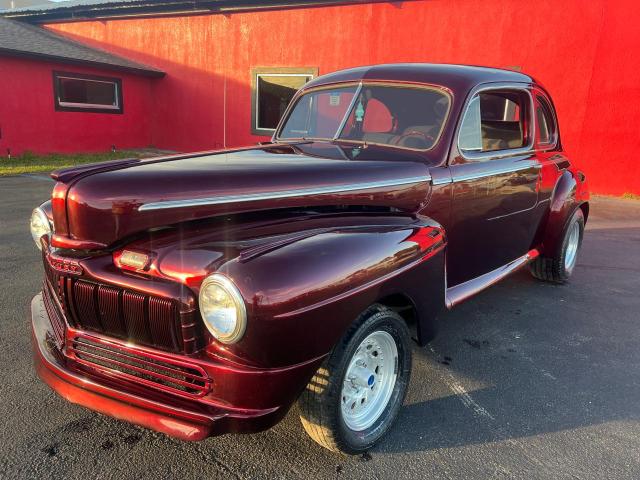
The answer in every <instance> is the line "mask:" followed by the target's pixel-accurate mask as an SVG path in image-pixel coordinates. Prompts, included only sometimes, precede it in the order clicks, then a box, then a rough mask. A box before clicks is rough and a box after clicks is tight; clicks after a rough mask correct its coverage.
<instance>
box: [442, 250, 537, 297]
mask: <svg viewBox="0 0 640 480" xmlns="http://www.w3.org/2000/svg"><path fill="white" fill-rule="evenodd" d="M538 255H540V252H539V251H538V250H537V249H535V248H534V249H533V250H529V252H528V253H527V254H526V255H523V256H522V257H520V258H516V259H515V260H513V261H512V262H509V263H507V264H506V265H503V266H502V267H499V268H496V269H495V270H492V271H490V272H488V273H485V274H484V275H480V276H479V277H476V278H472V279H471V280H467V281H466V282H464V283H461V284H460V285H456V286H455V287H451V288H447V294H446V299H445V302H446V305H447V308H448V309H451V308H453V307H455V306H456V305H458V304H459V303H462V302H464V301H465V300H467V299H469V298H471V297H473V296H474V295H476V294H478V293H480V292H481V291H482V290H484V289H485V288H489V287H490V286H491V285H493V284H495V283H498V282H499V281H500V280H502V279H503V278H505V277H507V276H509V275H511V274H512V273H513V272H516V271H518V270H520V269H521V268H522V267H524V266H525V265H527V264H528V263H529V262H531V261H532V260H534V259H535V258H536V257H537V256H538Z"/></svg>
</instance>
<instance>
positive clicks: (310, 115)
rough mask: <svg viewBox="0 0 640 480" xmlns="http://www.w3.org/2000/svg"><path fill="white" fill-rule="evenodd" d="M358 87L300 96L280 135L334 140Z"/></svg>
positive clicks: (321, 91)
mask: <svg viewBox="0 0 640 480" xmlns="http://www.w3.org/2000/svg"><path fill="white" fill-rule="evenodd" d="M356 90H357V87H355V86H351V87H340V88H333V89H327V90H318V91H315V92H310V93H307V94H305V95H303V96H302V97H300V98H299V99H298V101H297V102H296V104H295V106H294V107H293V109H292V111H291V113H290V115H289V118H288V119H287V122H286V123H285V125H284V127H283V129H282V131H281V132H280V138H301V137H305V138H322V139H332V138H333V137H334V136H335V134H336V132H337V130H338V128H339V127H340V124H341V123H342V119H343V118H344V116H345V115H346V113H347V109H348V108H349V105H350V104H351V100H352V99H353V95H354V94H355V92H356Z"/></svg>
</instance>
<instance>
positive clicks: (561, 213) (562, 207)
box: [541, 169, 589, 255]
mask: <svg viewBox="0 0 640 480" xmlns="http://www.w3.org/2000/svg"><path fill="white" fill-rule="evenodd" d="M588 200H589V190H588V188H587V183H586V177H585V175H584V174H583V173H582V172H579V171H577V170H575V169H570V170H566V171H565V172H564V173H563V174H562V175H561V176H560V178H559V179H558V181H557V182H556V186H555V188H554V189H553V193H552V195H551V201H550V205H549V215H548V218H547V221H546V223H545V224H544V230H543V232H542V235H541V237H542V246H541V248H542V252H543V254H545V255H552V254H553V252H555V250H556V249H557V248H558V245H559V243H560V242H561V241H562V233H563V231H564V227H565V225H566V223H567V221H569V219H570V218H571V216H572V215H573V213H574V212H575V211H576V209H577V208H580V207H581V206H582V205H585V204H587V202H588ZM585 221H586V215H585Z"/></svg>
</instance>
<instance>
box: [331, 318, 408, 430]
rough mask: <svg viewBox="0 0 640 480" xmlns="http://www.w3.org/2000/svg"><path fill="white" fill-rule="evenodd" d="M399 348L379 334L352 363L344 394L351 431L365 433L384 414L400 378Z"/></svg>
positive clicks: (363, 345) (368, 339) (346, 420)
mask: <svg viewBox="0 0 640 480" xmlns="http://www.w3.org/2000/svg"><path fill="white" fill-rule="evenodd" d="M397 365H398V347H397V346H396V342H395V340H394V339H393V337H392V336H391V335H390V334H389V333H387V332H384V331H381V330H378V331H375V332H373V333H372V334H370V335H369V336H368V337H366V338H365V339H364V340H363V341H362V343H361V344H360V345H359V346H358V348H357V350H356V352H355V354H354V355H353V358H352V359H351V361H350V362H349V366H348V367H347V372H346V374H345V377H344V382H343V385H342V392H341V400H342V405H341V411H342V418H343V420H344V423H345V424H346V425H347V427H348V428H350V429H351V430H354V431H356V432H361V431H363V430H366V429H367V428H369V427H371V426H372V425H373V424H374V423H375V422H376V420H378V418H380V415H382V412H384V410H385V408H386V407H387V404H388V403H389V399H390V398H391V394H392V393H393V389H394V387H395V384H396V379H397V376H398V372H397Z"/></svg>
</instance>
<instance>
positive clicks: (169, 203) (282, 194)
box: [138, 175, 431, 212]
mask: <svg viewBox="0 0 640 480" xmlns="http://www.w3.org/2000/svg"><path fill="white" fill-rule="evenodd" d="M430 180H431V176H428V175H425V176H422V177H409V178H399V179H396V180H383V181H378V182H366V183H351V184H347V185H335V186H330V187H316V188H301V189H296V190H281V191H276V192H265V193H247V194H242V195H225V196H222V197H208V198H192V199H184V200H164V201H161V202H151V203H145V204H142V205H140V207H138V211H141V212H143V211H149V210H163V209H167V208H182V207H197V206H202V205H223V204H227V203H240V202H257V201H261V200H275V199H279V198H292V197H302V196H306V195H326V194H329V193H342V192H355V191H359V190H371V189H374V188H384V187H397V186H401V185H410V184H412V183H421V182H429V181H430Z"/></svg>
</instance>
